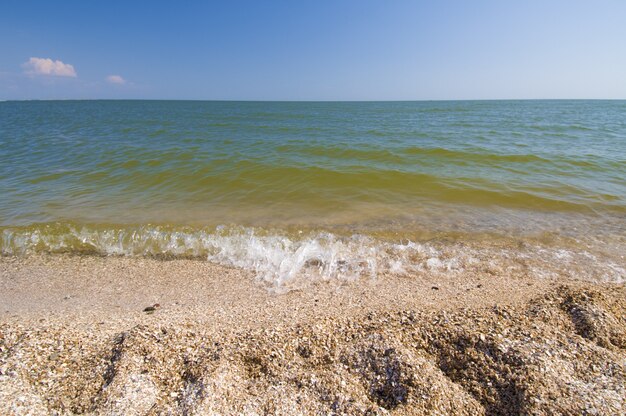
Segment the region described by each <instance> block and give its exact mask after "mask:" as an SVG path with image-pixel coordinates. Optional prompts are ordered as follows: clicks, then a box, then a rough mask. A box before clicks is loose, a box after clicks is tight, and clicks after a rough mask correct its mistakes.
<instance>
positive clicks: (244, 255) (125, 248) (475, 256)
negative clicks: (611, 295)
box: [0, 224, 626, 287]
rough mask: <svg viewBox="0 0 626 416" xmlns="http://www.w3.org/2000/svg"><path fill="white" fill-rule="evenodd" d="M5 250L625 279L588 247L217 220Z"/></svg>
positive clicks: (283, 269) (26, 241) (25, 242)
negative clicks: (221, 222) (399, 236)
mask: <svg viewBox="0 0 626 416" xmlns="http://www.w3.org/2000/svg"><path fill="white" fill-rule="evenodd" d="M0 252H1V253H2V254H3V255H4V256H23V255H30V254H35V253H70V254H88V255H103V256H129V257H156V258H163V259H177V258H179V259H180V258H193V259H200V260H205V261H210V262H214V263H217V264H221V265H225V266H232V267H238V268H242V269H245V270H249V271H252V272H254V273H255V274H256V276H257V278H258V279H260V280H262V281H263V282H265V283H267V284H269V285H272V286H276V287H281V286H288V285H292V284H294V282H301V281H311V280H319V279H322V280H354V279H358V278H363V277H368V278H376V277H377V276H378V275H380V274H388V275H398V276H402V275H408V274H410V275H431V276H437V275H445V274H448V275H450V274H459V273H461V272H463V273H474V274H477V275H484V276H489V275H496V274H504V275H507V276H510V277H511V278H514V277H515V276H519V275H532V276H536V277H541V278H543V277H556V276H566V277H570V278H577V279H586V280H600V281H608V282H623V281H624V278H625V276H626V269H625V267H624V263H623V261H622V262H620V259H619V258H613V257H611V256H607V255H604V254H602V253H599V252H594V251H593V250H590V249H589V247H585V246H582V245H581V246H580V247H568V248H565V247H561V246H550V245H545V244H540V243H538V242H537V241H532V240H520V239H508V240H503V239H500V240H493V239H489V240H488V241H485V240H480V239H469V238H467V239H463V238H455V239H450V238H439V239H433V240H428V241H412V240H410V239H401V240H399V241H395V240H393V239H385V238H377V237H374V236H368V235H362V234H353V235H341V234H336V233H332V232H329V231H319V230H312V231H297V230H296V231H285V230H266V229H261V228H250V227H239V226H232V227H226V226H219V227H216V228H193V227H178V228H177V227H171V226H153V225H143V226H124V227H114V226H87V225H73V224H39V225H33V226H26V227H5V228H2V229H1V240H0Z"/></svg>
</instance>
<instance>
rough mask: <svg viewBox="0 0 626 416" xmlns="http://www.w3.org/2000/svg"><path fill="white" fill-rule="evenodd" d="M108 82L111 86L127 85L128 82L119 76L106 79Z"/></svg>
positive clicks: (110, 76)
mask: <svg viewBox="0 0 626 416" xmlns="http://www.w3.org/2000/svg"><path fill="white" fill-rule="evenodd" d="M106 80H107V82H109V83H111V84H117V85H123V84H126V80H125V79H124V78H122V77H121V76H119V75H109V76H108V77H106Z"/></svg>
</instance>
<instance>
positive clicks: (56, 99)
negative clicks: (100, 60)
mask: <svg viewBox="0 0 626 416" xmlns="http://www.w3.org/2000/svg"><path fill="white" fill-rule="evenodd" d="M28 101H197V102H239V103H272V102H273V103H410V102H455V101H626V98H450V99H409V100H257V99H250V100H249V99H204V98H24V99H0V102H28Z"/></svg>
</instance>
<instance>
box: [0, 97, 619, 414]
mask: <svg viewBox="0 0 626 416" xmlns="http://www.w3.org/2000/svg"><path fill="white" fill-rule="evenodd" d="M624 106H625V103H624V102H623V101H610V100H605V101H603V100H588V101H586V100H555V101H550V100H529V101H515V100H503V101H433V102H429V101H423V102H237V101H229V102H221V101H157V100H155V101H150V100H147V101H142V100H138V101H132V100H122V101H116V100H111V101H107V100H104V101H90V100H86V101H80V100H76V101H71V100H70V101H45V102H44V101H42V102H37V101H33V102H2V103H0V109H1V110H2V112H0V117H1V118H2V122H1V123H0V195H2V198H0V414H2V415H4V414H9V415H13V414H15V415H20V414H42V415H47V414H59V415H69V414H104V415H132V414H136V415H146V414H148V415H157V414H182V415H192V414H197V415H213V414H224V415H235V414H237V415H238V414H246V415H248V414H259V415H261V414H263V415H270V414H271V415H298V414H302V415H310V414H324V415H326V414H345V415H374V414H380V415H385V414H393V415H409V414H412V415H430V414H449V415H458V414H468V415H476V414H485V415H505V414H506V415H508V414H537V415H540V414H566V415H570V414H571V415H579V414H589V415H591V414H602V415H604V414H606V415H613V414H622V413H624V410H625V409H624V406H625V403H624V402H625V400H624V397H626V374H625V370H624V362H626V340H625V339H626V338H625V337H626V334H625V331H626V330H625V328H626V314H625V306H626V301H625V299H626V296H625V295H626V293H625V289H624V282H626V258H625V257H624V253H626V238H625V236H626V222H625V221H624V218H625V217H624V213H625V212H626V187H625V183H624V154H626V148H625V147H624V146H625V144H626V142H625V141H624V140H623V138H624V137H625V136H624V135H625V134H626V125H625V124H624V122H623V114H624V108H625V107H624Z"/></svg>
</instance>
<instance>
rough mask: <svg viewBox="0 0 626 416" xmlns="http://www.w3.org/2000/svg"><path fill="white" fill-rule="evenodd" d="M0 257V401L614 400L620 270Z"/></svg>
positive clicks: (101, 408) (623, 376)
mask: <svg viewBox="0 0 626 416" xmlns="http://www.w3.org/2000/svg"><path fill="white" fill-rule="evenodd" d="M275 289H276V288H268V287H266V286H264V285H263V284H261V283H259V282H258V281H256V280H255V279H254V276H253V275H251V274H250V273H248V272H245V271H241V270H238V269H232V268H225V267H222V266H217V265H213V264H211V263H208V262H205V261H195V260H173V261H160V260H153V259H145V258H143V259H139V258H116V257H80V256H62V255H61V256H46V255H40V256H29V257H3V258H0V306H1V310H0V317H1V318H0V413H1V414H7V415H10V414H25V413H29V414H79V413H90V414H127V415H131V414H284V415H292V414H397V415H405V414H407V415H408V414H433V413H436V414H455V415H458V414H472V415H475V414H490V415H495V414H555V413H556V414H585V413H586V414H620V413H623V412H624V410H625V406H626V404H625V399H624V397H626V370H625V368H624V362H625V360H626V313H625V312H626V290H625V289H624V286H623V284H604V283H590V282H586V281H577V280H572V279H568V280H563V279H534V278H530V277H528V278H520V277H516V278H510V277H509V276H505V275H491V274H485V275H484V276H483V275H464V274H462V273H460V274H457V275H450V276H448V277H445V278H438V279H436V280H435V279H429V278H428V277H427V276H410V275H409V276H404V277H397V276H395V277H392V276H378V277H377V278H376V279H361V280H357V281H350V282H338V281H326V282H324V281H320V282H314V283H310V284H307V285H301V286H299V287H296V288H295V289H294V290H290V291H288V292H286V293H277V291H276V290H275Z"/></svg>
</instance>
